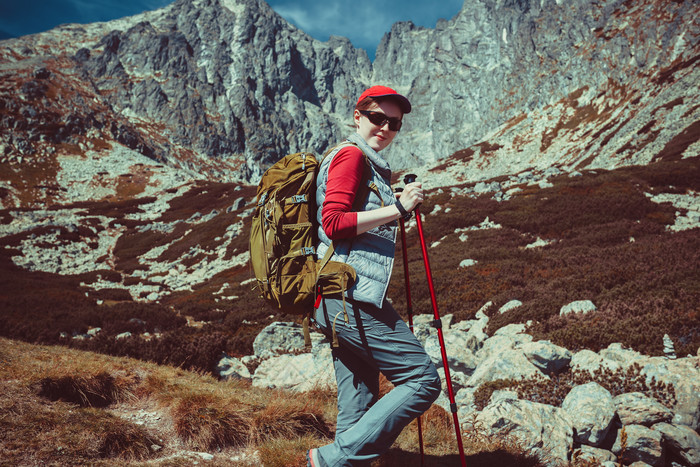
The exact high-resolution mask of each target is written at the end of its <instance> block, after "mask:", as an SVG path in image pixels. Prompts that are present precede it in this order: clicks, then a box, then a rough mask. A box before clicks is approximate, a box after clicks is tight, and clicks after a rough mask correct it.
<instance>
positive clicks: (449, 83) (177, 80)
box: [0, 0, 700, 200]
mask: <svg viewBox="0 0 700 467" xmlns="http://www.w3.org/2000/svg"><path fill="white" fill-rule="evenodd" d="M699 13H700V7H699V6H698V4H697V3H696V2H693V1H691V0H686V1H677V2H662V1H659V0H641V1H639V2H634V3H632V2H629V1H628V0H626V1H623V0H604V1H601V2H597V3H590V2H584V1H578V0H572V1H559V0H557V1H554V0H533V1H529V0H518V1H503V0H479V1H475V2H471V1H470V2H465V4H464V6H463V8H462V10H461V11H460V13H459V14H457V15H456V16H455V17H453V18H451V19H449V20H447V19H446V20H441V21H439V22H438V24H437V25H436V27H435V28H424V27H418V26H416V25H414V24H412V23H410V22H402V23H397V24H395V25H394V26H393V27H392V29H391V31H389V32H388V33H387V34H386V35H385V36H384V38H383V39H382V41H381V43H380V44H379V47H378V49H377V54H376V59H375V61H374V63H371V62H370V60H369V59H368V57H367V54H366V52H365V51H363V50H358V49H355V48H354V47H353V46H352V44H351V43H350V41H349V40H347V39H346V38H341V37H337V36H333V37H331V38H330V39H329V40H328V41H327V42H320V41H317V40H315V39H313V38H311V37H309V36H308V35H307V34H305V33H304V32H303V31H301V30H299V29H298V28H296V27H294V26H292V25H290V24H289V23H288V22H287V21H285V20H284V19H283V18H281V17H280V16H279V15H278V14H277V13H275V12H274V11H273V10H272V9H271V8H270V7H269V6H268V5H267V4H266V3H265V2H264V1H262V0H178V1H176V2H174V3H172V4H170V5H168V6H167V7H165V8H162V9H160V10H155V11H151V12H146V13H142V14H139V15H135V16H132V17H129V18H124V19H120V20H115V21H110V22H106V23H94V24H87V25H63V26H60V27H58V28H56V29H54V30H51V31H47V32H45V33H41V34H34V35H31V36H26V37H22V38H17V39H11V40H6V41H2V42H0V79H1V80H2V83H3V86H2V90H1V91H0V102H1V103H2V106H1V107H0V114H1V115H0V130H1V131H2V142H3V145H4V146H3V148H1V149H2V150H3V155H2V157H3V158H4V159H3V160H5V161H6V163H10V164H14V163H15V162H16V161H17V160H18V158H20V157H21V158H22V160H23V161H25V162H26V161H27V160H32V161H34V162H35V163H40V164H43V163H46V164H49V165H50V166H51V167H54V168H52V169H50V170H46V171H44V173H43V177H44V180H43V181H42V182H41V184H42V185H51V184H55V183H56V181H55V180H56V176H55V172H56V170H55V167H56V160H57V159H56V158H60V157H76V156H82V155H83V154H84V153H85V151H88V152H90V151H93V152H95V154H94V157H97V158H99V157H102V156H101V155H100V154H103V155H105V154H107V153H108V152H109V151H112V150H121V149H119V148H118V147H126V148H128V149H129V150H132V151H135V152H137V153H139V154H141V155H142V156H144V157H145V158H147V159H150V160H151V161H155V162H156V163H159V164H164V165H165V166H166V167H169V168H171V169H172V170H175V171H181V172H182V173H183V174H186V175H187V176H190V177H193V178H197V177H206V178H209V179H213V180H220V181H245V182H252V183H255V182H256V181H257V179H258V177H259V176H260V174H261V173H262V171H263V170H264V169H265V168H266V167H267V166H268V165H269V164H271V163H272V162H273V161H276V160H277V159H279V158H280V157H281V156H282V155H284V154H286V153H290V152H296V151H312V152H315V153H317V154H318V153H323V152H324V151H325V149H327V147H328V146H329V145H330V144H332V143H333V142H335V141H337V140H339V139H342V138H343V137H344V136H345V135H347V134H348V133H349V132H351V131H353V127H352V120H351V110H352V107H353V104H354V99H355V97H356V96H357V95H358V94H359V93H360V92H361V91H362V89H363V88H364V87H366V86H367V85H369V84H372V83H378V84H385V85H389V86H393V87H395V88H396V89H398V90H399V91H400V92H403V93H405V94H406V95H407V96H408V97H409V98H410V99H411V100H412V102H413V104H414V109H415V110H414V112H413V113H412V114H411V115H409V116H408V117H407V118H406V121H405V125H404V127H403V129H402V131H401V134H400V135H399V137H398V138H396V140H395V143H394V144H393V145H392V146H391V147H390V148H388V149H387V150H386V151H385V157H386V158H387V160H389V162H390V163H391V165H392V167H393V168H394V169H398V170H400V169H405V168H409V167H411V168H414V169H415V168H416V167H418V170H420V167H421V166H422V167H424V168H425V170H427V169H431V168H432V169H435V167H438V169H436V170H431V171H430V172H426V173H428V174H430V176H432V177H433V179H434V180H433V181H432V183H434V184H438V183H442V184H447V183H457V182H460V181H465V180H466V181H475V180H480V179H486V178H489V177H492V176H498V175H505V174H511V173H517V172H519V171H523V170H528V169H530V168H532V167H544V168H546V167H549V166H557V167H563V168H570V169H572V170H573V169H575V168H585V167H596V166H603V167H617V166H620V165H626V164H640V163H641V164H644V163H648V162H650V161H652V160H655V158H658V156H659V154H666V155H667V156H668V155H669V153H668V151H667V152H664V148H665V147H667V146H668V147H673V148H676V149H674V150H673V151H671V152H672V153H673V157H688V156H692V155H697V153H698V151H697V139H698V137H697V132H696V131H695V130H694V128H695V127H693V126H692V125H693V124H694V123H695V122H697V121H698V119H699V117H700V115H699V111H698V107H697V105H696V104H695V102H696V101H697V94H698V88H697V86H696V83H697V79H698V77H697V73H698V71H697V67H696V66H694V64H695V63H696V61H697V57H698V52H699V50H698V49H700V45H699V43H698V36H699V35H698V30H697V24H696V22H695V21H694V18H696V17H697V16H698V14H699ZM38 70H46V72H45V77H43V78H40V77H38V76H37V75H36V73H38ZM17 90H19V93H18V92H17ZM640 135H642V136H643V137H642V138H640V137H639V136H640ZM683 135H685V136H683ZM688 135H690V136H688ZM678 139H680V142H679V140H678ZM81 145H82V147H81ZM669 145H670V146H669ZM76 147H77V148H78V149H77V150H76V149H75V148H76ZM83 148H84V149H83ZM115 148H117V149H115ZM681 149H682V150H681ZM467 153H468V154H470V155H471V156H470V158H469V159H468V160H465V159H464V158H460V157H459V156H458V157H457V159H456V161H457V162H456V163H454V162H449V161H450V160H454V158H453V159H450V156H452V155H460V154H461V155H464V154H467ZM91 157H92V156H91ZM42 161H44V162H42ZM51 161H53V162H51ZM426 164H427V165H426ZM445 165H446V166H447V167H448V169H447V170H441V169H439V167H442V166H445ZM116 175H118V174H116ZM438 177H442V178H441V180H439V181H438V180H437V178H438ZM4 186H5V187H6V189H7V190H9V191H10V192H13V193H14V195H13V198H12V199H15V200H16V199H19V198H22V197H24V198H31V196H32V195H29V194H27V195H26V196H25V195H22V194H21V193H20V191H22V190H23V188H20V187H19V185H18V184H17V183H13V182H11V181H10V178H7V177H6V178H5V182H4Z"/></svg>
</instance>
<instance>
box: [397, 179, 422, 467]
mask: <svg viewBox="0 0 700 467" xmlns="http://www.w3.org/2000/svg"><path fill="white" fill-rule="evenodd" d="M396 191H397V192H401V191H403V188H397V189H396ZM399 224H400V226H401V251H402V253H403V277H404V282H405V283H406V312H407V313H408V327H409V328H410V329H411V332H412V333H414V334H415V332H414V331H413V305H412V304H411V282H410V281H409V279H408V252H407V251H406V227H405V225H404V220H403V219H402V218H401V219H399ZM416 422H417V423H418V444H419V446H420V465H421V467H422V466H423V465H425V451H424V450H423V427H422V426H421V420H420V417H418V418H417V419H416Z"/></svg>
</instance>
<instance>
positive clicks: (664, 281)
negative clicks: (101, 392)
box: [0, 158, 700, 372]
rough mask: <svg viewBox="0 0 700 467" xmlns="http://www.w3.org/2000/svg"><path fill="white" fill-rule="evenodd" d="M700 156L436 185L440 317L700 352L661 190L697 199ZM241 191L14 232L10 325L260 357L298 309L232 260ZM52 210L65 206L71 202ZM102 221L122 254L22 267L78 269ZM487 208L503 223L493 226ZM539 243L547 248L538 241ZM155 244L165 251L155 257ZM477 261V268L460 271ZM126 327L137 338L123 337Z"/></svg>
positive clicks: (152, 347) (45, 335)
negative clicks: (569, 308)
mask: <svg viewBox="0 0 700 467" xmlns="http://www.w3.org/2000/svg"><path fill="white" fill-rule="evenodd" d="M699 165H700V164H698V158H690V159H683V160H679V161H662V162H658V163H655V164H651V165H649V166H644V167H631V168H623V169H617V170H613V171H603V170H599V171H595V172H587V173H584V174H583V175H582V176H580V177H569V176H567V175H560V176H557V177H553V178H551V179H550V180H549V184H550V185H551V186H549V187H546V188H540V186H539V185H528V184H523V185H516V186H515V187H514V188H520V189H521V191H519V192H515V193H514V194H513V195H512V197H511V198H510V199H509V200H506V201H500V202H498V201H496V200H494V199H493V196H492V193H483V194H478V193H474V192H471V193H468V191H469V189H470V188H471V187H473V184H471V185H465V186H458V187H445V188H441V189H437V190H431V192H430V195H429V197H428V199H427V201H426V202H425V205H424V206H423V207H422V212H423V214H424V215H425V221H424V228H425V231H426V236H427V238H426V240H427V242H428V244H429V245H431V244H433V243H434V242H437V241H439V244H436V245H435V246H433V247H431V248H429V254H430V260H431V266H432V269H433V276H434V281H435V287H436V291H437V295H438V303H439V306H440V310H441V313H442V314H454V317H455V321H457V322H458V321H461V320H464V319H471V318H473V317H474V314H475V313H476V311H478V310H479V309H480V308H481V307H482V306H483V305H484V304H485V303H487V302H489V301H491V302H493V303H494V304H495V305H497V306H496V307H492V309H491V311H490V313H492V314H493V315H494V316H491V321H490V326H489V334H492V333H493V332H495V331H496V330H497V329H498V328H500V327H502V326H504V325H507V324H509V323H511V322H516V321H517V322H527V321H531V327H530V331H531V332H533V333H534V335H535V338H536V339H548V340H551V341H552V342H554V343H556V344H559V345H561V346H564V347H566V348H568V349H571V350H576V349H582V348H589V349H592V350H599V349H601V348H604V347H606V346H607V345H609V344H610V343H614V342H620V343H622V344H623V345H625V346H627V347H631V348H634V349H635V350H638V351H640V352H643V353H646V354H649V355H660V354H661V351H662V337H663V335H664V334H668V335H669V336H670V337H671V338H672V340H673V341H674V344H675V346H676V351H677V353H678V354H679V355H686V354H693V355H695V354H696V353H697V350H698V347H699V346H700V316H699V310H698V307H697V304H698V303H699V302H700V300H699V293H700V285H699V281H700V271H699V270H698V269H699V268H700V257H699V255H700V253H699V252H700V237H699V236H698V233H697V232H698V230H697V228H694V229H687V230H680V231H674V230H671V229H670V227H671V226H673V225H675V224H674V223H675V222H676V218H677V217H683V216H685V214H687V213H686V212H685V211H686V210H684V209H682V208H676V207H674V206H673V205H672V204H671V203H657V202H654V201H652V200H651V198H650V197H651V196H652V195H659V194H661V193H671V194H681V195H683V196H690V197H691V199H694V198H693V197H692V196H693V193H695V192H697V191H698V190H700V187H699V186H698V185H700V166H699ZM232 190H233V187H232V186H229V185H225V184H201V185H196V186H194V187H192V188H191V189H189V190H188V191H184V193H183V194H181V195H179V196H177V197H175V198H174V199H172V200H171V201H170V204H169V208H168V209H167V210H166V211H165V212H163V213H161V214H159V215H158V216H157V217H156V218H155V219H154V218H151V219H148V218H141V220H132V219H129V214H128V213H131V212H138V211H139V206H141V204H139V203H143V201H139V200H136V201H133V202H129V203H124V202H115V203H106V202H101V203H85V204H82V205H80V206H72V207H71V208H72V209H74V210H75V209H76V208H77V211H78V212H79V216H78V217H76V220H75V223H74V224H73V227H72V228H68V227H64V226H60V225H55V224H54V225H50V224H49V225H46V224H44V225H37V226H31V225H30V226H29V227H27V228H25V229H24V230H21V229H16V230H17V232H16V233H13V234H9V235H5V236H4V237H2V238H0V264H1V265H2V267H0V286H1V287H0V288H1V290H2V293H0V309H2V310H3V311H2V314H3V325H2V326H1V327H0V335H2V336H5V337H9V338H14V339H20V340H24V341H28V342H35V343H44V344H61V345H65V346H68V347H73V348H78V349H84V350H93V351H98V352H102V353H106V354H111V355H120V356H131V357H136V358H140V359H143V360H148V361H153V362H156V363H160V364H169V365H176V366H180V367H182V368H185V369H197V370H200V371H205V372H211V371H212V370H213V369H214V366H215V365H216V362H217V361H218V359H219V357H220V355H221V352H222V351H226V352H227V353H228V354H229V355H234V356H242V355H251V354H252V353H253V351H252V343H253V340H254V338H255V336H256V335H257V333H258V332H259V331H260V330H261V329H262V328H263V327H265V326H266V325H267V324H269V323H270V322H272V321H276V320H291V319H293V318H292V317H289V316H285V315H283V314H281V313H279V311H278V310H275V309H272V308H270V307H269V306H268V305H266V304H265V303H264V302H263V301H262V300H261V299H259V298H258V297H257V294H256V291H255V290H254V285H253V284H252V283H251V282H250V280H249V279H250V278H251V276H252V273H251V271H250V270H249V266H248V265H247V263H238V262H235V261H233V260H231V258H233V257H234V256H236V255H237V254H240V252H241V251H247V238H248V229H249V217H248V216H247V214H246V212H245V209H244V208H240V209H239V210H237V211H231V212H227V210H226V209H224V208H223V207H224V206H226V205H229V204H230V203H231V199H230V198H231V196H230V195H231V193H233V191H232ZM247 193H248V195H249V196H250V191H249V192H247ZM238 195H239V193H236V194H235V195H234V196H238ZM52 209H55V210H56V211H55V213H57V214H58V213H60V212H61V211H60V210H61V209H64V207H55V208H52ZM210 211H211V212H212V213H214V214H215V215H213V216H211V215H210V216H208V219H207V220H205V221H204V222H201V223H199V224H196V225H190V224H188V223H187V222H185V221H184V220H185V219H190V218H192V217H196V216H197V215H201V213H207V212H210ZM33 213H34V211H32V210H4V211H0V219H2V223H3V224H4V227H5V228H6V229H8V230H9V229H10V228H11V227H13V226H14V225H15V224H13V223H12V222H14V220H15V218H16V217H24V218H27V217H29V216H30V215H32V214H33ZM57 214H56V215H57ZM433 214H435V215H433ZM98 216H100V218H101V219H102V220H101V221H100V222H103V223H108V224H120V225H122V227H121V228H120V229H121V230H119V231H118V232H117V233H118V235H117V237H116V241H115V247H114V249H113V251H112V253H111V255H112V256H111V258H109V261H106V260H104V261H103V260H101V262H100V263H99V264H93V265H92V266H91V268H92V270H88V271H86V272H80V273H74V274H70V273H69V272H70V269H69V270H67V271H66V270H65V268H64V269H63V270H59V271H60V272H61V273H60V274H57V273H51V272H46V271H40V270H33V271H32V270H28V269H26V268H23V267H19V266H17V265H16V262H19V261H20V260H21V259H22V258H23V256H22V255H23V254H24V257H26V256H29V255H30V253H31V255H35V256H37V257H40V256H41V257H44V258H47V257H51V256H52V255H58V256H59V258H58V259H57V261H62V262H63V264H64V265H65V264H67V263H68V262H69V261H70V259H69V258H67V257H66V255H65V253H64V251H63V250H59V249H57V245H58V246H60V245H63V246H65V245H77V246H78V247H81V248H83V249H84V250H87V251H90V250H89V249H90V242H92V241H96V240H95V237H96V236H97V235H99V232H100V231H101V230H100V228H99V227H100V225H99V224H98V222H97V221H96V219H98ZM105 219H106V220H105ZM486 219H488V220H489V222H490V223H493V224H495V225H498V226H500V227H499V228H490V229H483V228H481V227H480V226H482V224H483V223H484V221H485V220H486ZM166 222H171V223H172V224H173V225H174V228H173V229H172V230H170V231H169V232H160V231H157V230H155V229H151V230H148V229H145V228H144V226H148V225H151V224H155V225H157V224H163V223H166ZM232 223H238V224H240V225H241V229H240V231H238V232H237V234H236V235H235V236H233V237H232V238H230V239H229V240H228V244H227V245H225V248H224V249H223V250H222V249H219V250H216V249H217V248H219V247H220V245H221V242H222V232H225V231H226V228H227V226H229V225H231V224H232ZM95 226H97V227H95ZM472 229H473V230H472ZM95 231H97V232H98V233H97V234H96V233H95ZM537 239H540V240H541V241H543V242H544V243H543V244H542V245H544V246H540V247H536V248H528V245H531V244H533V243H534V242H536V240H537ZM463 240H464V241H463ZM32 242H33V243H32ZM407 243H408V254H409V262H410V264H409V269H410V275H411V279H412V292H413V303H414V310H415V311H414V312H415V313H416V314H419V313H430V312H431V307H430V301H429V295H428V290H427V285H426V281H425V271H424V269H423V261H422V258H421V255H420V244H419V241H418V238H417V235H416V229H415V228H413V229H409V232H408V241H407ZM28 245H30V246H31V248H30V247H29V246H28ZM85 245H87V246H85ZM161 245H162V246H161ZM78 247H76V248H78ZM151 251H158V252H159V254H158V255H151V256H150V257H149V256H148V254H149V252H151ZM193 251H195V252H196V253H194V254H192V253H191V252H193ZM213 251H219V252H220V253H219V254H220V255H221V258H222V259H221V261H220V264H221V270H220V271H219V272H216V273H215V274H213V276H212V277H211V278H208V279H206V280H204V279H202V280H201V282H199V283H194V284H193V285H191V286H190V288H186V289H184V290H174V291H173V290H169V289H168V287H167V283H164V282H162V278H163V277H172V275H171V274H170V273H168V272H161V271H163V270H164V269H166V268H165V267H163V265H165V266H166V267H167V268H170V269H178V268H181V269H182V276H185V277H196V276H197V274H198V271H199V269H201V268H204V267H206V266H207V264H208V263H207V261H208V260H210V259H211V257H212V254H213ZM145 257H146V258H148V259H147V260H144V258H145ZM464 259H472V260H475V261H476V264H475V265H474V266H472V267H467V268H460V267H459V264H460V262H461V261H462V260H464ZM37 261H38V260H37ZM180 265H182V266H180ZM395 266H396V268H395V274H394V276H393V279H392V282H391V284H390V288H389V296H390V297H391V299H392V300H393V302H394V305H395V307H396V308H397V310H399V311H400V312H402V313H404V312H405V292H404V279H403V273H402V272H403V266H402V260H401V254H397V263H396V265H395ZM88 269H90V268H88ZM151 284H152V287H153V288H152V289H149V290H159V293H158V294H157V295H156V297H157V298H156V299H149V298H148V297H147V296H148V295H149V293H148V292H145V293H141V294H140V295H139V294H138V290H139V287H144V286H149V285H151ZM134 290H136V292H134ZM512 299H517V300H520V301H521V302H522V303H523V305H522V307H520V308H519V309H518V312H517V313H514V314H507V313H506V314H502V315H501V314H498V313H497V312H496V310H497V309H498V307H500V306H501V305H503V304H505V303H506V302H508V301H510V300H512ZM575 300H591V301H592V302H593V303H595V305H596V306H597V308H598V311H597V312H596V313H593V314H589V315H585V316H569V317H560V316H559V310H560V308H561V307H562V306H564V305H565V304H567V303H569V302H571V301H575ZM95 328H99V330H98V329H95ZM90 329H93V330H94V331H93V332H91V334H92V335H89V334H87V333H88V331H89V330H90ZM126 332H128V333H131V337H128V338H126V337H124V338H121V339H116V336H118V335H122V337H123V336H124V334H123V333H126Z"/></svg>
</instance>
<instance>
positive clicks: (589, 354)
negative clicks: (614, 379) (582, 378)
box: [569, 349, 621, 373]
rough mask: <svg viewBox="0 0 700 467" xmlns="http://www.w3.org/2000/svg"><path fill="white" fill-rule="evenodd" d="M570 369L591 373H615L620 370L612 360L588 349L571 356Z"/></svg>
mask: <svg viewBox="0 0 700 467" xmlns="http://www.w3.org/2000/svg"><path fill="white" fill-rule="evenodd" d="M569 365H570V366H571V368H573V369H576V370H581V371H588V372H589V373H593V372H595V371H598V370H600V369H606V370H610V371H616V370H618V369H620V368H621V366H620V364H619V363H617V362H616V361H614V360H608V359H605V358H603V357H601V356H600V355H598V354H597V353H595V352H593V351H592V350H589V349H584V350H580V351H578V352H576V353H574V354H573V356H572V357H571V362H569Z"/></svg>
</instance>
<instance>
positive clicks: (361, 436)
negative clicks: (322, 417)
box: [315, 298, 441, 467]
mask: <svg viewBox="0 0 700 467" xmlns="http://www.w3.org/2000/svg"><path fill="white" fill-rule="evenodd" d="M346 310H347V313H348V317H349V323H347V324H346V323H345V320H344V318H343V302H342V300H340V299H334V298H325V299H324V300H323V302H322V305H321V306H320V307H319V308H318V310H316V315H315V318H316V324H317V325H318V326H319V327H320V328H321V330H322V331H323V332H324V333H325V334H326V335H328V336H331V333H332V326H333V320H335V330H336V333H337V336H338V340H339V343H340V347H338V348H335V349H333V363H334V366H335V377H336V380H337V382H338V420H337V427H336V433H335V441H334V442H333V443H332V444H329V445H326V446H322V447H320V448H319V449H318V453H319V454H320V456H321V458H322V463H321V465H323V466H326V465H328V466H332V467H336V466H357V465H364V464H365V463H366V464H369V461H371V460H372V459H375V458H377V457H379V456H380V455H381V454H382V453H384V452H385V451H387V450H388V449H389V448H390V447H391V445H392V443H393V442H394V440H395V439H396V438H397V437H398V435H399V434H400V433H401V430H403V428H404V427H405V426H406V425H408V424H409V423H410V422H411V421H412V420H413V419H415V418H416V417H418V416H420V415H421V414H422V413H423V412H425V411H426V410H428V409H429V408H430V406H431V404H432V403H433V402H434V401H435V399H437V397H438V396H439V395H440V390H441V385H440V377H439V376H438V373H437V371H436V369H435V365H434V364H433V363H432V362H431V361H430V357H428V355H427V354H426V353H425V349H424V348H423V346H422V345H421V344H420V343H419V342H418V340H417V339H416V338H415V336H414V335H413V333H411V331H410V329H409V328H408V326H407V325H406V323H404V321H403V320H402V319H401V318H400V317H399V315H398V314H397V313H396V311H395V310H394V308H393V307H392V306H391V304H389V302H387V301H386V300H385V301H384V306H383V307H382V308H381V309H379V308H377V307H376V306H374V305H371V304H369V303H364V302H358V301H351V300H346ZM336 316H337V319H336ZM380 372H381V373H382V374H384V376H386V378H387V379H388V380H389V381H391V382H392V383H393V384H394V386H395V387H394V389H392V390H391V391H390V392H389V393H388V394H386V395H384V397H382V398H381V399H379V398H378V397H379V373H380Z"/></svg>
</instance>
